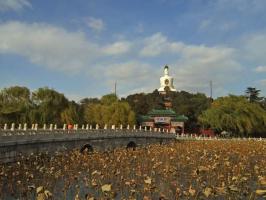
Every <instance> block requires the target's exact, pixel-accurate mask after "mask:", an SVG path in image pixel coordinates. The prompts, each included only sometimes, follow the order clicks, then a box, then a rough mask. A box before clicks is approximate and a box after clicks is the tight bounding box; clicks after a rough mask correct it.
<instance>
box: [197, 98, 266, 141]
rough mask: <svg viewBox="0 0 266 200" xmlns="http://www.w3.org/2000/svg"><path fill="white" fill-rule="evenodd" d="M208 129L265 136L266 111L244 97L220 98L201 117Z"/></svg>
mask: <svg viewBox="0 0 266 200" xmlns="http://www.w3.org/2000/svg"><path fill="white" fill-rule="evenodd" d="M199 121H200V122H201V123H202V124H203V125H204V126H205V127H206V126H207V127H211V128H213V129H216V130H218V131H219V132H221V131H223V130H224V131H229V132H232V133H234V134H237V135H239V134H240V135H244V136H252V135H253V134H258V135H263V134H265V132H266V110H264V109H263V108H262V106H261V105H260V104H258V103H255V102H254V101H251V102H250V101H248V100H247V99H246V98H245V97H244V96H233V95H230V96H227V97H220V98H218V99H216V100H214V102H213V103H212V105H211V107H210V108H209V109H208V110H206V111H204V112H203V113H202V114H201V115H200V116H199Z"/></svg>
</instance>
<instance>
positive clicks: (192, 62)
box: [173, 46, 241, 92]
mask: <svg viewBox="0 0 266 200" xmlns="http://www.w3.org/2000/svg"><path fill="white" fill-rule="evenodd" d="M180 54H181V57H180V59H178V60H177V62H176V63H174V65H175V66H177V68H175V69H174V70H173V71H174V74H175V78H176V84H177V85H176V87H177V88H178V89H183V90H184V89H186V90H188V91H194V92H197V91H201V92H207V91H208V88H209V81H210V80H212V81H213V83H214V85H215V86H216V89H217V90H220V91H222V90H223V88H224V87H225V86H226V85H229V84H232V83H233V82H235V81H237V80H238V79H239V78H240V77H241V65H240V64H239V63H238V62H237V60H236V59H235V56H234V50H233V49H230V48H225V47H206V46H186V47H185V48H184V49H183V51H182V52H181V53H180Z"/></svg>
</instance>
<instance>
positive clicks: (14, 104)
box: [0, 86, 32, 123]
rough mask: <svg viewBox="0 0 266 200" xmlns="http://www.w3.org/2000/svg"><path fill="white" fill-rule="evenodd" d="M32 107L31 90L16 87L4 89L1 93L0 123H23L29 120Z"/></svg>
mask: <svg viewBox="0 0 266 200" xmlns="http://www.w3.org/2000/svg"><path fill="white" fill-rule="evenodd" d="M31 107H32V103H31V99H30V90H29V89H28V88H26V87H20V86H14V87H9V88H4V89H3V90H1V92H0V122H1V123H12V122H15V123H22V122H26V121H27V119H28V114H29V113H30V109H31Z"/></svg>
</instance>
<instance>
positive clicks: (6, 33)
mask: <svg viewBox="0 0 266 200" xmlns="http://www.w3.org/2000/svg"><path fill="white" fill-rule="evenodd" d="M97 51H98V46H97V45H96V44H94V43H92V42H90V41H88V39H87V38H86V37H85V35H84V33H82V32H68V31H66V30H65V29H62V28H59V27H55V26H51V25H48V24H40V23H33V24H27V23H21V22H8V23H4V24H1V25H0V52H1V53H13V54H17V55H20V56H23V57H26V58H27V59H28V60H30V61H31V62H32V63H34V64H38V65H41V66H44V67H48V68H50V69H53V70H60V71H71V72H75V71H78V70H80V69H82V68H84V67H85V66H86V65H87V64H88V63H90V62H91V61H92V60H94V59H96V58H97V54H96V53H95V52H97Z"/></svg>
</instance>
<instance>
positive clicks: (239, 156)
mask: <svg viewBox="0 0 266 200" xmlns="http://www.w3.org/2000/svg"><path fill="white" fill-rule="evenodd" d="M0 185H1V193H0V199H10V200H13V199H27V200H28V199H37V200H46V199H58V200H61V199H75V200H83V199H90V200H92V199H147V200H148V199H170V200H172V199H265V198H266V142H265V141H248V140H246V141H242V140H239V141H237V140H217V141H184V142H176V143H172V144H171V145H152V146H149V147H145V148H136V150H135V151H133V150H130V149H116V150H114V151H112V152H94V153H91V154H81V153H80V152H79V151H71V152H63V153H59V152H56V153H55V154H54V155H48V154H45V153H44V154H38V155H33V154H32V155H30V156H27V157H21V158H20V160H18V161H17V162H16V163H12V164H4V165H1V166H0Z"/></svg>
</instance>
